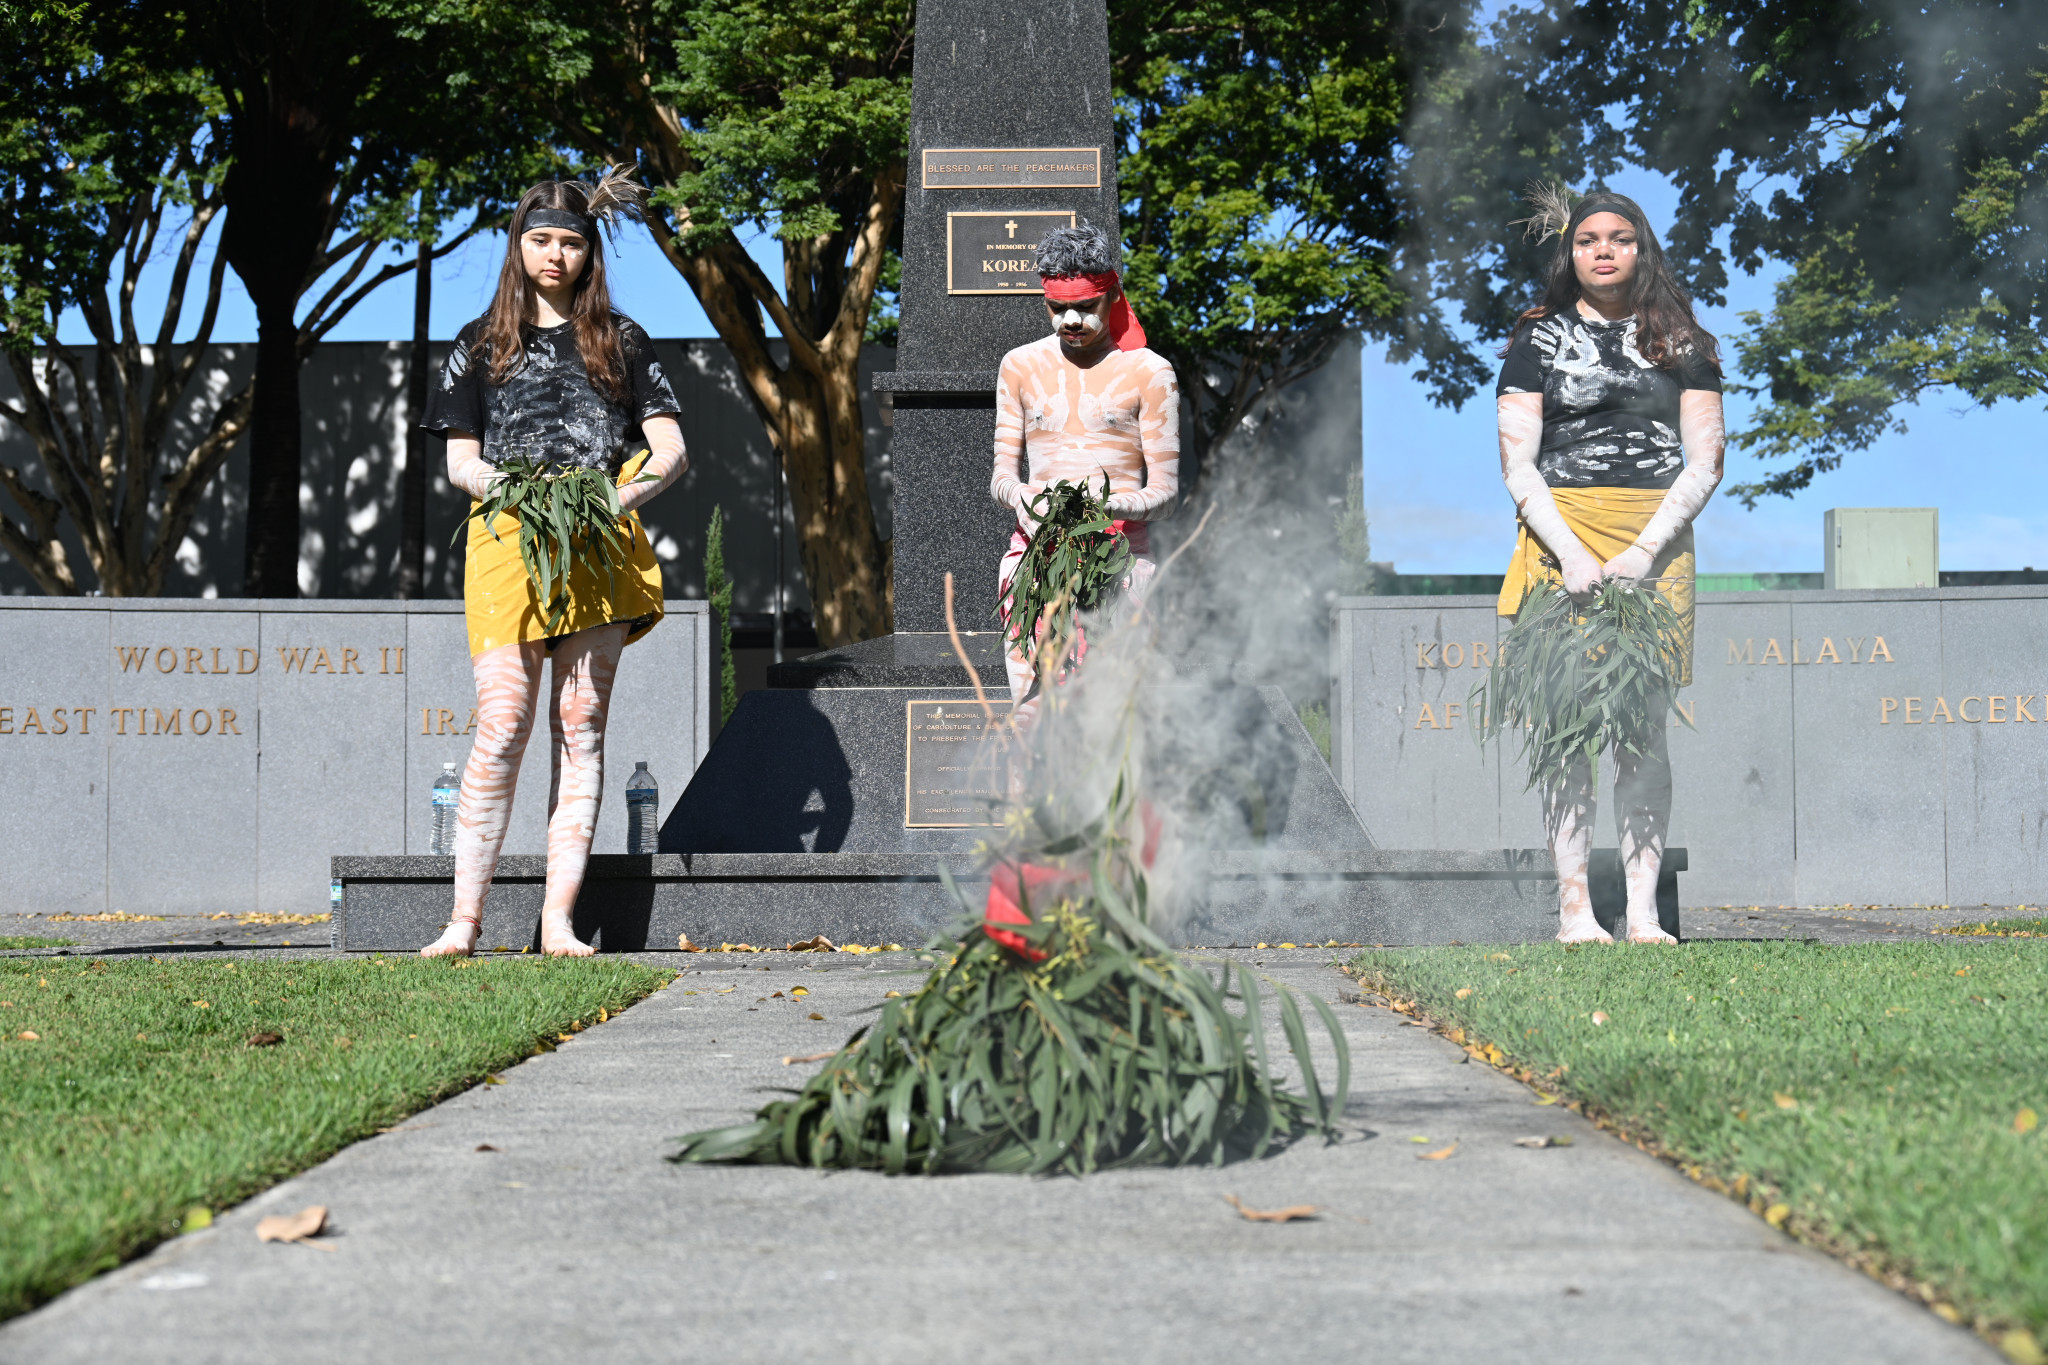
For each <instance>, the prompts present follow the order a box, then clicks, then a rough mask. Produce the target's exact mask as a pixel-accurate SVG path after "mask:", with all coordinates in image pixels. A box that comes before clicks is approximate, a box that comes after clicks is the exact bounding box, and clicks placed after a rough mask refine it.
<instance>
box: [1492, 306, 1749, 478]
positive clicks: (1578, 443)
mask: <svg viewBox="0 0 2048 1365" xmlns="http://www.w3.org/2000/svg"><path fill="white" fill-rule="evenodd" d="M1686 389H1709V390H1712V391H1713V392H1715V393H1719V392H1721V376H1720V373H1719V372H1718V371H1717V370H1716V369H1715V368H1714V367H1713V366H1712V365H1710V364H1708V363H1707V362H1706V361H1705V360H1704V359H1702V358H1701V357H1700V356H1699V355H1698V354H1697V353H1696V352H1692V351H1687V352H1685V353H1684V354H1682V355H1681V356H1680V357H1679V360H1678V364H1677V366H1676V367H1675V368H1674V369H1670V370H1660V369H1658V368H1656V367H1655V366H1654V365H1652V364H1650V362H1649V361H1647V360H1645V359H1643V354H1642V352H1641V351H1638V350H1637V349H1636V320H1635V319H1634V318H1623V319H1622V320H1621V321H1619V322H1606V321H1596V320H1594V319H1591V318H1587V317H1585V316H1584V315H1582V314H1580V313H1578V312H1577V311H1576V310H1575V311H1573V312H1570V313H1564V314H1560V315H1559V316H1556V317H1548V318H1541V319H1538V320H1537V321H1536V323H1535V324H1533V325H1532V326H1529V327H1527V328H1525V329H1523V331H1522V333H1521V335H1519V336H1518V337H1516V338H1515V343H1514V345H1513V346H1511V347H1509V348H1508V353H1507V358H1506V359H1505V360H1503V361H1502V362H1501V367H1500V383H1499V385H1498V386H1496V388H1495V389H1494V393H1495V394H1496V396H1497V395H1499V394H1504V393H1540V394H1542V395H1543V444H1542V447H1541V448H1540V449H1539V450H1538V451H1537V453H1536V468H1537V470H1538V471H1539V472H1540V473H1541V474H1542V475H1543V482H1545V483H1547V484H1549V485H1550V486H1551V487H1552V488H1669V487H1670V486H1671V485H1672V483H1673V482H1674V481H1676V480H1677V478H1678V473H1679V471H1680V470H1682V469H1684V468H1685V456H1684V453H1683V451H1682V450H1681V449H1680V446H1679V442H1678V395H1679V394H1680V393H1681V392H1682V391H1684V390H1686Z"/></svg>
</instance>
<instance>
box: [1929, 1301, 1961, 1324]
mask: <svg viewBox="0 0 2048 1365" xmlns="http://www.w3.org/2000/svg"><path fill="white" fill-rule="evenodd" d="M1933 1312H1934V1316H1936V1317H1937V1318H1940V1319H1941V1320H1942V1321H1943V1322H1961V1321H1962V1320H1963V1315H1962V1314H1961V1313H1958V1312H1957V1311H1956V1306H1955V1305H1954V1304H1952V1303H1937V1304H1935V1305H1934V1309H1933Z"/></svg>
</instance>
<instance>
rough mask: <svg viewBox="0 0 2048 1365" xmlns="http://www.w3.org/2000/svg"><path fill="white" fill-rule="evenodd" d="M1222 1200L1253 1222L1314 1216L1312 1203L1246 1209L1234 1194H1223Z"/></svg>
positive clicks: (1276, 1221) (1287, 1220) (1277, 1221)
mask: <svg viewBox="0 0 2048 1365" xmlns="http://www.w3.org/2000/svg"><path fill="white" fill-rule="evenodd" d="M1223 1202H1225V1203H1226V1204H1228V1205H1230V1207H1232V1208H1234V1209H1236V1210H1237V1211H1238V1213H1239V1214H1241V1215H1242V1216H1243V1217H1244V1218H1245V1219H1247V1220H1248V1221H1250V1222H1254V1223H1291V1222H1293V1221H1294V1220H1295V1219H1297V1218H1313V1217H1315V1216H1316V1206H1315V1205H1314V1204H1294V1205H1291V1206H1289V1207H1287V1208H1284V1209H1248V1208H1246V1207H1245V1206H1244V1201H1243V1200H1241V1199H1239V1198H1238V1197H1237V1196H1236V1195H1234V1194H1226V1195H1224V1196H1223Z"/></svg>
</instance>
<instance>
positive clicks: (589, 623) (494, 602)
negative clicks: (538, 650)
mask: <svg viewBox="0 0 2048 1365" xmlns="http://www.w3.org/2000/svg"><path fill="white" fill-rule="evenodd" d="M647 456H648V452H647V451H642V452H641V453H640V454H638V455H636V456H634V457H633V458H632V459H631V460H629V461H627V462H626V466H625V468H624V469H622V470H620V471H619V477H618V482H620V483H621V484H623V483H624V482H625V481H626V480H628V479H630V478H632V477H633V476H634V475H635V474H637V473H639V472H640V467H641V466H642V465H643V464H645V463H646V462H647ZM479 505H480V504H478V503H475V502H472V503H470V505H469V510H470V512H471V513H472V514H473V513H475V511H476V509H477V507H478V506H479ZM619 530H620V532H621V534H622V535H626V536H628V537H629V539H630V543H629V546H628V549H627V556H626V563H624V564H622V565H620V566H619V568H618V570H617V571H616V572H615V573H614V574H613V575H612V579H613V581H612V582H611V583H609V584H608V583H606V581H605V576H604V574H602V573H600V572H596V571H593V570H591V569H589V568H586V567H584V566H582V565H578V566H577V567H576V568H575V569H574V570H573V571H571V573H570V575H569V611H568V615H567V616H566V617H564V618H563V620H562V621H561V623H560V624H559V625H557V626H556V627H555V628H554V629H552V630H550V629H548V626H547V618H546V616H545V614H544V613H543V612H542V611H541V605H540V601H539V599H538V597H537V596H536V594H535V593H534V589H533V580H532V579H530V578H528V577H527V576H526V565H525V564H524V563H523V562H522V561H521V560H520V558H519V519H518V518H517V517H511V516H506V515H503V514H501V515H499V516H497V517H495V518H493V524H492V525H491V526H490V527H488V528H487V527H486V526H485V525H484V523H483V520H482V518H480V517H476V516H474V515H472V516H471V518H470V522H469V553H468V557H467V559H466V561H465V562H464V565H463V569H462V608H463V615H464V617H465V618H466V619H467V621H468V623H469V653H470V657H471V658H474V657H476V656H477V655H479V654H481V653H483V652H484V651H485V650H487V649H496V648H498V646H500V645H511V644H519V643H521V642H524V641H528V640H546V639H550V638H554V637H558V636H563V635H571V634H574V633H575V632H576V631H579V630H589V629H591V628H592V627H594V626H606V625H610V624H612V623H613V622H615V621H624V622H626V623H628V625H629V627H630V628H629V629H628V630H627V632H626V643H627V644H629V645H630V644H632V643H633V642H634V641H636V640H638V639H639V638H640V637H641V636H643V635H645V634H646V633H647V632H648V631H650V630H653V629H654V626H655V623H656V622H657V621H659V620H661V618H662V605H661V565H660V564H659V563H657V562H656V561H655V558H654V546H653V545H652V544H650V543H649V542H648V539H647V532H646V531H645V530H644V529H643V528H642V527H641V525H640V515H639V513H637V512H628V513H626V515H625V516H623V517H621V518H619ZM492 531H496V532H497V534H496V535H493V534H492Z"/></svg>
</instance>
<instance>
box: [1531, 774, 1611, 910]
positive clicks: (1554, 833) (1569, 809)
mask: <svg viewBox="0 0 2048 1365" xmlns="http://www.w3.org/2000/svg"><path fill="white" fill-rule="evenodd" d="M1543 832H1544V837H1545V838H1547V839H1548V840H1549V841H1550V857H1551V860H1552V861H1553V862H1554V863H1555V864H1556V865H1557V918H1558V927H1557V941H1558V942H1559V943H1612V942H1614V937H1613V935H1611V934H1609V933H1608V932H1607V931H1606V930H1605V929H1602V928H1601V927H1600V921H1599V920H1597V919H1595V918H1594V917H1593V893H1592V891H1591V889H1590V888H1589V887H1588V886H1587V884H1586V865H1587V863H1588V862H1590V861H1591V859H1592V854H1593V770H1592V768H1591V767H1590V766H1588V765H1587V763H1586V762H1585V760H1583V759H1581V760H1580V761H1579V762H1578V763H1576V764H1574V765H1573V766H1572V770H1571V772H1570V773H1569V775H1567V776H1566V778H1565V780H1564V781H1563V782H1562V783H1560V784H1559V785H1558V786H1556V787H1553V788H1547V789H1545V791H1544V793H1543Z"/></svg>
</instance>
